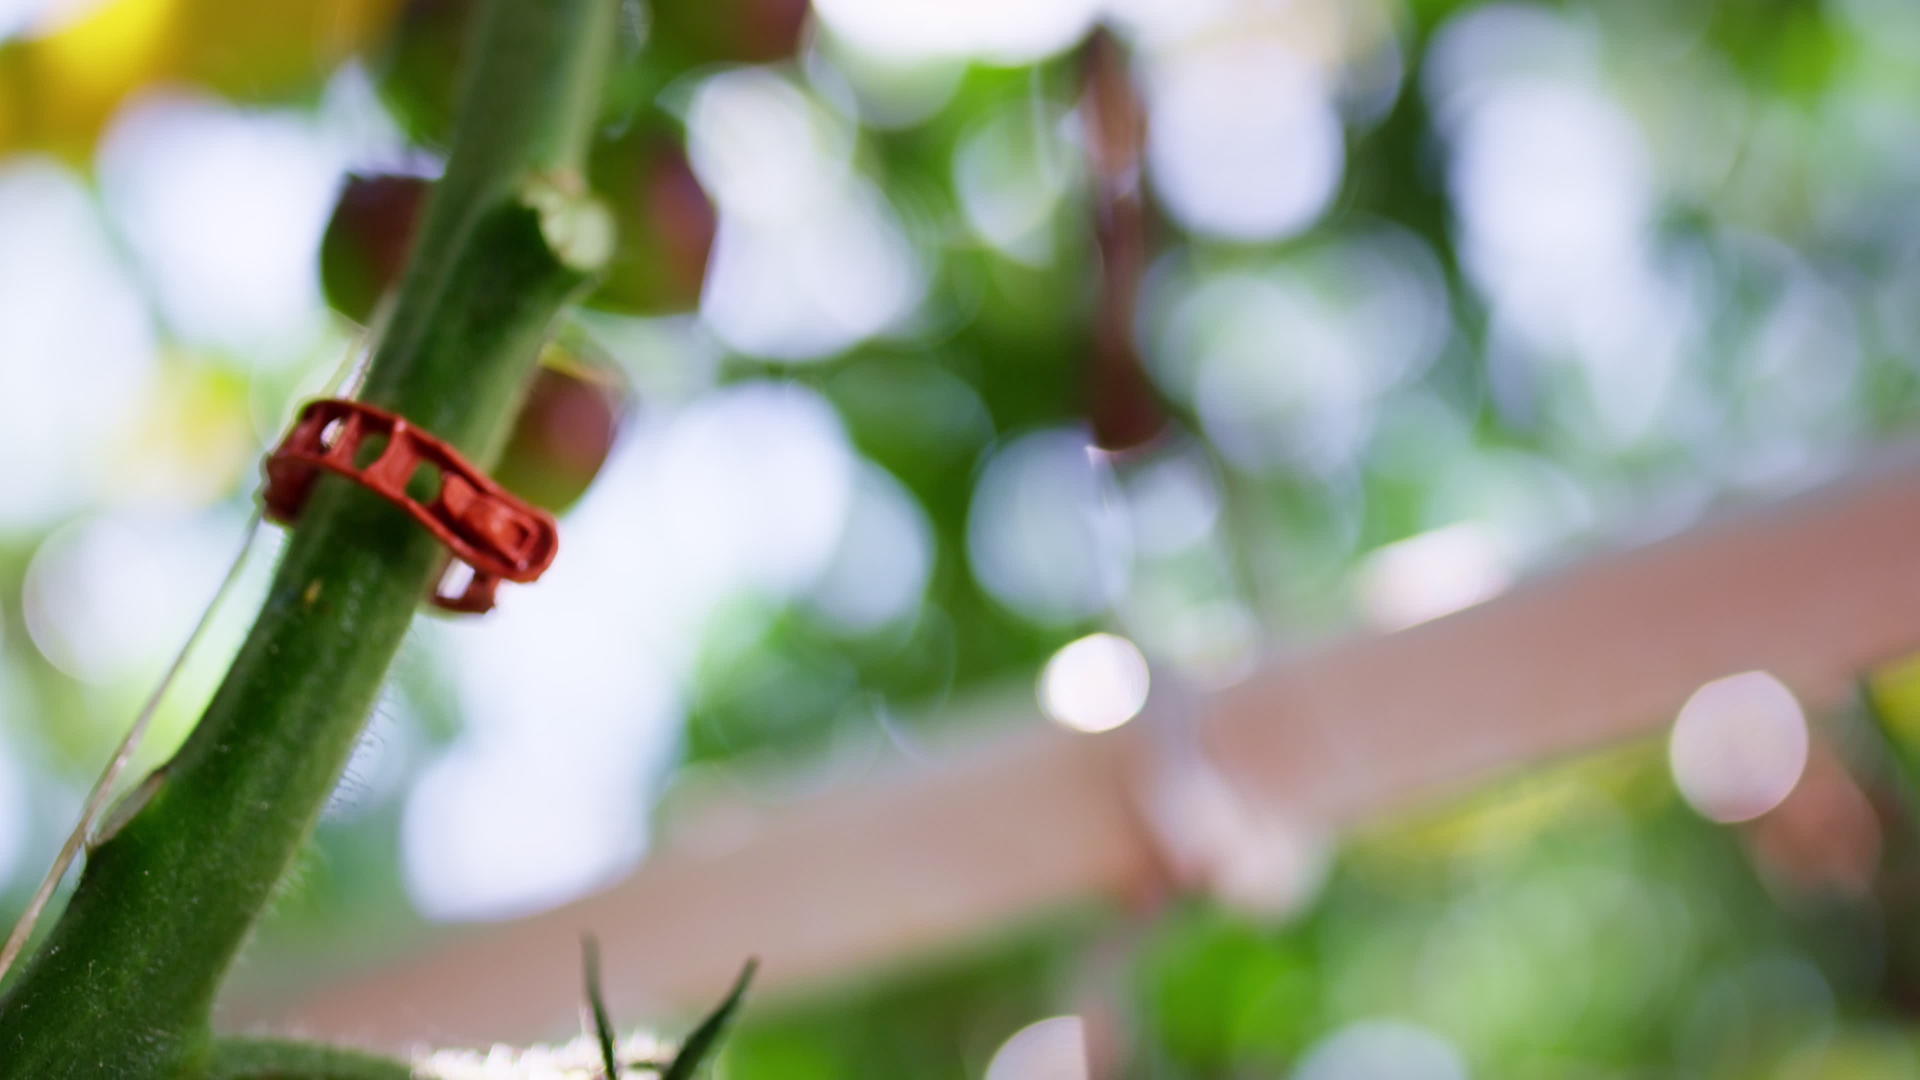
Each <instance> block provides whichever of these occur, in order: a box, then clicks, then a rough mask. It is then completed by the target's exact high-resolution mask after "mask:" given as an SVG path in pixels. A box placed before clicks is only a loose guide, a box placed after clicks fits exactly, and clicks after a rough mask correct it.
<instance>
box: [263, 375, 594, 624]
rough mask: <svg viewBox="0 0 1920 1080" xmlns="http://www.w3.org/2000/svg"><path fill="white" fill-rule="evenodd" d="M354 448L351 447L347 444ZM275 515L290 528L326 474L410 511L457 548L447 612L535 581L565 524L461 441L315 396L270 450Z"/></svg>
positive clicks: (269, 507)
mask: <svg viewBox="0 0 1920 1080" xmlns="http://www.w3.org/2000/svg"><path fill="white" fill-rule="evenodd" d="M347 444H351V445H347ZM265 468H266V474H267V484H266V487H265V489H264V490H263V491H262V492H261V501H262V502H263V503H265V505H266V514H267V517H269V518H270V519H272V520H274V521H278V522H280V523H282V524H288V525H290V524H292V523H293V522H295V521H296V520H298V519H299V516H300V512H301V510H303V509H304V508H305V507H306V503H307V497H308V496H309V495H311V494H312V492H313V484H314V481H315V480H317V479H318V478H319V475H320V473H321V472H322V471H325V472H331V473H334V474H336V475H339V476H344V477H346V478H347V479H349V480H352V481H353V482H354V483H356V484H359V485H360V486H361V487H364V488H366V489H368V490H369V491H372V492H374V493H375V494H377V495H379V496H380V497H382V498H384V499H386V500H387V501H388V502H391V503H393V504H394V505H396V506H398V507H399V508H400V509H402V510H404V511H406V513H407V514H408V516H410V517H412V518H413V519H414V520H415V521H417V522H419V523H420V524H421V525H424V526H426V528H427V529H428V531H430V532H432V533H433V534H434V535H435V536H436V537H438V538H439V539H440V542H441V543H443V544H445V545H446V546H447V550H448V551H449V552H450V553H451V554H452V556H453V558H452V561H451V562H450V563H449V567H448V572H447V573H446V574H445V575H443V576H442V577H441V579H440V580H439V581H438V582H436V583H435V588H434V590H433V592H432V593H431V594H430V595H429V597H428V599H429V600H430V601H431V602H432V603H433V604H434V605H435V606H437V607H440V608H444V609H446V610H448V611H461V612H476V613H477V612H484V611H488V610H491V609H492V607H493V601H494V593H495V591H496V590H497V589H498V588H499V586H500V582H502V581H516V582H529V581H532V580H534V579H535V578H538V577H539V576H540V575H541V573H542V572H544V571H545V570H546V568H547V567H548V566H549V565H551V564H552V563H553V557H554V555H555V553H556V552H557V551H558V550H559V545H560V529H559V525H558V524H557V523H555V521H554V520H553V516H552V515H551V514H548V513H547V512H546V511H544V510H540V509H537V508H535V507H533V506H529V505H527V504H526V503H525V502H522V501H521V500H520V499H518V498H516V497H514V495H513V493H511V492H509V491H507V490H506V489H505V488H503V487H501V486H500V485H499V484H498V483H496V482H494V480H493V478H491V477H489V476H488V475H487V474H486V473H484V472H481V471H480V470H479V469H478V468H476V467H475V466H474V465H473V463H471V462H469V461H468V460H467V459H466V458H464V457H461V456H460V453H459V452H458V451H456V450H455V449H454V448H453V447H451V446H449V445H447V444H446V443H445V442H443V441H441V440H440V439H437V438H435V437H434V436H432V435H429V434H427V433H426V432H424V431H421V430H420V429H419V428H417V427H414V426H413V425H412V424H409V423H408V422H407V421H406V419H405V418H403V417H400V416H396V415H394V414H393V413H390V412H387V411H385V410H383V409H377V408H374V407H373V406H371V405H365V404H362V403H360V402H357V401H346V400H343V399H339V398H322V399H320V400H318V401H310V402H308V403H307V404H306V406H305V407H304V408H302V409H301V410H300V416H299V418H298V419H297V420H296V421H295V422H294V425H293V427H292V428H291V429H290V430H289V431H288V432H287V436H286V438H285V439H284V440H282V441H281V443H280V446H279V447H278V448H276V449H275V450H274V451H273V453H271V454H269V455H268V456H267V460H266V465H265Z"/></svg>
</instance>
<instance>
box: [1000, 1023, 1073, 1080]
mask: <svg viewBox="0 0 1920 1080" xmlns="http://www.w3.org/2000/svg"><path fill="white" fill-rule="evenodd" d="M1087 1076H1088V1065H1087V1025H1086V1023H1085V1022H1084V1021H1082V1020H1081V1019H1080V1018H1079V1017H1077V1016H1054V1017H1049V1018H1047V1019H1045V1020H1038V1021H1035V1022H1034V1023H1031V1024H1028V1025H1027V1026H1026V1027H1023V1028H1021V1029H1020V1030H1019V1031H1016V1032H1014V1033H1013V1037H1012V1038H1010V1039H1008V1040H1007V1041H1006V1042H1004V1043H1001V1044H1000V1049H999V1050H997V1051H995V1052H994V1055H993V1060H992V1061H990V1062H988V1063H987V1075H986V1080H1087Z"/></svg>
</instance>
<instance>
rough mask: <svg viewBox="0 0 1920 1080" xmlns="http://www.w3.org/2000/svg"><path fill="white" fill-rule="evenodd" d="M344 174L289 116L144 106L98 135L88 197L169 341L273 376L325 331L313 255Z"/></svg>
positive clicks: (185, 103)
mask: <svg viewBox="0 0 1920 1080" xmlns="http://www.w3.org/2000/svg"><path fill="white" fill-rule="evenodd" d="M344 164H345V163H344V160H343V155H342V154H341V152H340V151H339V149H338V148H337V147H335V146H334V145H333V143H332V141H331V140H329V139H327V138H326V137H325V136H323V135H322V134H321V132H320V131H319V129H318V128H317V127H316V126H315V125H314V124H313V123H312V122H311V121H309V120H307V119H305V118H302V117H299V116H297V115H296V114H293V113H280V112H262V111H250V110H242V109H236V108H234V107H232V106H229V105H225V104H222V103H219V102H216V101H213V100H210V99H205V98H188V97H178V96H172V97H150V98H147V99H145V100H143V101H141V102H138V103H136V104H135V105H133V106H131V107H129V108H128V109H126V110H125V111H124V112H123V113H122V114H121V115H120V117H119V119H118V120H117V121H116V122H115V124H114V127H113V130H112V131H111V132H110V133H109V134H108V136H107V139H106V142H105V143H104V144H103V145H102V147H101V149H100V186H101V190H102V193H103V194H104V196H105V198H106V203H107V207H108V209H109V210H110V211H111V213H112V214H113V217H114V219H115V220H116V221H117V222H118V223H119V225H120V228H121V229H122V230H124V231H125V233H126V235H127V238H128V241H129V243H130V245H131V246H132V248H133V251H134V254H135V256H136V257H137V258H138V259H139V262H140V265H141V268H142V270H143V271H144V273H145V275H146V277H147V279H148V280H149V281H150V282H151V283H152V286H153V288H154V290H155V291H156V292H157V293H158V296H159V301H160V306H161V309H162V311H163V312H164V314H165V316H166V319H167V322H168V324H169V326H170V328H171V329H172V330H173V331H174V333H176V334H177V335H179V336H180V337H181V338H182V339H183V340H186V341H188V342H192V343H195V344H204V345H212V346H215V347H219V348H224V349H228V350H231V351H233V352H234V353H236V354H238V355H242V356H245V357H246V358H248V359H250V360H254V361H256V362H259V361H263V360H264V361H269V362H283V363H284V362H291V361H293V360H296V359H299V358H300V357H301V356H302V355H303V354H304V350H305V347H306V346H307V345H308V343H309V342H311V340H312V339H313V336H314V335H315V334H316V333H318V332H319V330H320V329H321V328H322V327H323V326H324V325H325V322H324V315H325V313H324V309H323V306H322V304H321V300H320V288H319V260H318V252H319V248H320V236H321V233H322V232H323V231H324V230H325V228H326V223H327V216H328V215H329V214H330V213H331V212H332V207H333V202H334V197H335V195H336V194H337V193H338V189H339V185H340V177H341V172H342V169H343V166H344Z"/></svg>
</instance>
